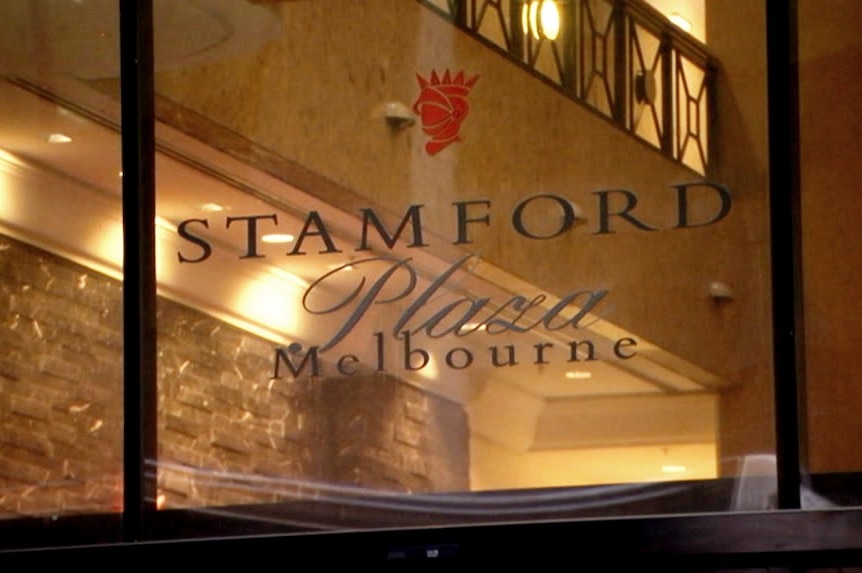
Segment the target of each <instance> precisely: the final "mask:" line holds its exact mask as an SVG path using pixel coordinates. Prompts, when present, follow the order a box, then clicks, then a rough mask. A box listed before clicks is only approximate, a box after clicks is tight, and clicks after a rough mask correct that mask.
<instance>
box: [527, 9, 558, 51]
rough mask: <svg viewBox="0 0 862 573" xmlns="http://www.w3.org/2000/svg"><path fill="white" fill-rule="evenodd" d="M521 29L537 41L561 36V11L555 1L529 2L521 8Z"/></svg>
mask: <svg viewBox="0 0 862 573" xmlns="http://www.w3.org/2000/svg"><path fill="white" fill-rule="evenodd" d="M521 29H522V30H523V31H524V35H527V34H532V35H533V38H535V39H536V40H538V39H540V38H543V37H544V38H547V39H548V40H552V41H553V40H556V39H557V37H558V36H559V35H560V9H559V8H557V4H556V2H554V0H529V1H525V2H524V4H523V6H521Z"/></svg>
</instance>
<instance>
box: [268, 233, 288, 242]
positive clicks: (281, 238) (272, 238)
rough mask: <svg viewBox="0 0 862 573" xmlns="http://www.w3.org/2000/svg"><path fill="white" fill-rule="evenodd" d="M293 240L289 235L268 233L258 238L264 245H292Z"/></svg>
mask: <svg viewBox="0 0 862 573" xmlns="http://www.w3.org/2000/svg"><path fill="white" fill-rule="evenodd" d="M293 239H294V236H293V235H291V234H290V233H269V234H267V235H264V236H262V237H261V238H260V240H261V241H263V242H264V243H292V242H293Z"/></svg>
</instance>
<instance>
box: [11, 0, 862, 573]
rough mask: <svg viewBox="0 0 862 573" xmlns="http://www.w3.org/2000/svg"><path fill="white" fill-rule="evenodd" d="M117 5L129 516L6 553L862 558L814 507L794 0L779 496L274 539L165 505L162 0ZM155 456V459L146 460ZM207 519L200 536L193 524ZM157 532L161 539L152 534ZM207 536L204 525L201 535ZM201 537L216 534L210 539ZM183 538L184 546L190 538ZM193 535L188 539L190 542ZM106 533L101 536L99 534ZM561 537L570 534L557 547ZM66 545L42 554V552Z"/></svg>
mask: <svg viewBox="0 0 862 573" xmlns="http://www.w3.org/2000/svg"><path fill="white" fill-rule="evenodd" d="M118 4H119V9H120V12H119V13H120V36H121V37H120V44H121V46H120V59H121V108H122V110H121V113H122V133H121V141H122V157H123V173H124V178H123V221H124V280H123V285H124V349H125V350H124V377H125V379H124V396H125V401H124V402H125V406H124V427H125V430H124V494H123V495H124V510H123V512H122V513H121V514H119V515H116V516H77V517H74V518H69V519H65V518H64V519H63V520H62V521H63V524H62V525H61V524H58V523H53V522H52V521H51V520H43V519H34V520H12V521H13V522H12V523H8V524H2V525H0V532H2V533H3V534H6V533H9V534H10V535H13V536H20V537H21V538H22V539H23V538H25V537H28V538H30V539H31V541H33V540H35V543H37V544H39V545H40V547H38V548H32V549H24V550H14V551H0V562H5V560H7V559H14V558H18V559H23V560H27V562H28V563H30V564H33V563H35V562H37V561H39V560H42V559H58V558H59V559H63V560H68V559H86V560H88V562H89V563H96V564H101V563H111V562H112V561H114V560H116V559H118V558H122V559H130V558H134V559H136V560H139V562H144V563H150V562H151V563H153V564H158V563H161V562H163V561H162V560H163V559H165V558H166V557H168V556H171V557H176V556H178V555H185V556H188V557H189V558H192V559H194V561H193V563H194V564H195V566H206V565H207V564H212V565H218V564H219V563H221V562H222V561H223V560H224V559H226V558H228V557H231V556H235V555H248V556H252V555H258V554H260V553H261V552H264V553H267V554H273V555H278V554H280V555H282V556H283V558H284V559H290V560H291V561H294V562H296V560H299V561H303V562H307V561H309V560H310V562H312V563H314V564H328V563H336V562H337V563H349V564H354V565H355V564H361V563H371V564H384V563H388V564H396V565H397V564H407V565H410V566H414V565H416V564H419V563H435V564H436V563H441V564H442V563H443V562H447V563H450V562H452V561H453V560H454V561H457V562H461V563H470V564H495V563H496V564H502V563H518V562H523V563H530V564H531V565H535V564H537V563H545V562H546V563H549V564H559V563H574V564H577V563H582V564H588V563H595V562H599V563H601V564H602V565H603V566H604V567H606V568H611V569H616V568H622V567H635V566H637V567H640V568H643V567H646V568H653V567H655V568H659V567H661V568H664V569H682V570H703V569H710V570H716V569H741V568H766V567H787V568H793V569H805V568H809V567H818V568H822V567H847V566H860V565H862V510H857V509H853V508H842V509H834V510H803V509H801V507H802V504H801V500H800V490H801V487H802V486H803V485H804V484H805V483H806V482H807V481H808V479H809V478H808V474H807V472H806V470H805V451H806V446H807V445H806V443H805V440H804V436H805V426H804V421H805V417H804V407H805V401H804V379H803V375H802V373H803V372H804V364H803V363H802V360H803V351H802V350H803V343H804V330H803V323H802V306H801V284H800V283H801V270H800V252H801V250H800V239H799V237H800V175H799V165H800V163H799V151H798V142H799V105H798V103H799V102H798V62H797V38H796V33H797V15H796V0H766V22H767V30H766V34H767V75H768V77H767V84H768V94H767V96H768V106H769V108H768V109H769V111H768V121H769V127H768V137H769V200H770V234H771V236H770V239H771V257H772V269H771V271H772V285H773V290H772V315H773V336H774V339H773V366H774V379H775V388H774V394H775V434H776V457H777V462H778V465H777V468H778V473H777V481H778V499H777V505H778V508H777V509H776V510H771V511H768V512H757V513H742V514H741V513H722V514H708V515H680V516H672V517H665V516H658V517H657V516H644V517H630V518H624V519H619V518H607V519H593V520H567V521H553V522H527V523H509V524H493V525H463V526H451V527H435V528H427V527H426V528H416V529H403V530H373V531H339V532H331V533H309V532H301V533H278V534H275V533H270V534H262V533H264V532H263V530H262V529H260V528H255V527H253V526H252V525H248V526H247V527H243V526H242V525H241V524H238V523H235V522H232V523H227V524H224V528H223V529H219V528H218V527H213V525H212V523H213V522H212V521H209V522H207V523H206V524H205V526H204V524H203V523H202V522H197V521H196V519H198V518H197V517H195V516H194V514H192V513H189V512H186V513H183V512H178V513H171V512H157V511H156V506H155V497H156V496H155V467H154V466H152V460H154V459H155V458H156V348H155V346H156V334H155V333H156V318H155V303H156V302H155V301H156V278H155V237H154V226H153V220H154V218H155V111H154V99H155V95H154V66H153V7H152V5H153V1H152V0H134V1H132V0H129V1H126V0H123V1H122V2H118ZM148 460H149V461H148ZM196 528H197V529H196ZM157 529H158V530H159V539H155V538H154V533H153V532H154V531H155V530H157ZM196 531H197V532H198V533H195V532H196ZM200 535H207V537H204V538H200ZM183 537H186V538H187V539H182V538H183ZM190 537H192V538H194V537H197V538H195V539H188V538H190ZM94 538H95V539H99V540H102V541H103V542H100V543H92V541H91V540H92V539H94ZM560 540H564V541H560ZM51 545H56V546H63V547H56V548H54V549H46V548H45V547H46V546H51Z"/></svg>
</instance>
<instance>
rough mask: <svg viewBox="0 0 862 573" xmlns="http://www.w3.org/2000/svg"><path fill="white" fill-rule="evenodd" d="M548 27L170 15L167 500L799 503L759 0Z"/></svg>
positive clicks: (533, 16)
mask: <svg viewBox="0 0 862 573" xmlns="http://www.w3.org/2000/svg"><path fill="white" fill-rule="evenodd" d="M534 4H535V5H536V6H532V4H527V5H525V6H522V5H521V3H517V2H505V1H504V2H475V3H474V2H464V3H460V2H436V1H435V2H402V1H396V0H388V1H386V0H377V1H368V2H348V1H335V0H333V1H331V2H327V3H321V2H312V1H308V0H299V1H292V2H255V3H228V2H208V3H205V4H200V5H198V4H190V3H175V4H170V9H168V8H166V7H164V6H162V9H163V10H165V11H164V12H163V13H161V14H160V15H158V17H157V19H156V22H157V26H156V53H157V62H156V67H157V79H156V86H157V93H158V98H159V106H158V107H159V110H158V115H159V117H158V119H159V122H160V123H159V137H160V143H161V145H162V149H163V150H164V151H165V152H164V153H163V154H162V155H160V157H159V158H158V189H157V196H158V206H157V209H158V213H159V221H158V223H157V225H158V228H157V231H158V234H159V237H161V243H160V249H161V250H160V252H159V257H158V269H159V281H160V289H161V292H162V295H163V296H162V298H161V299H160V310H159V395H160V411H159V459H158V468H159V475H158V482H159V504H160V507H162V508H164V509H182V508H209V509H211V508H213V507H219V515H220V516H222V517H223V516H225V515H236V516H242V517H243V518H251V519H254V518H256V517H257V518H260V519H261V520H262V521H263V520H266V521H267V523H269V524H272V523H280V524H285V525H286V526H291V527H299V528H316V527H327V528H328V527H356V526H362V527H366V526H369V527H370V526H392V525H419V524H432V523H459V522H470V521H499V520H507V521H508V520H512V519H545V518H549V517H573V516H588V515H619V514H648V513H673V512H691V511H726V510H743V509H766V508H769V507H771V506H772V504H773V503H774V491H775V483H774V473H775V461H774V439H773V423H774V422H773V414H772V401H773V397H772V383H773V382H772V371H771V333H770V324H771V322H770V300H769V292H770V284H769V276H770V272H769V258H768V252H769V229H768V219H769V215H768V209H769V205H768V200H767V199H768V197H767V189H768V185H767V183H768V182H767V178H766V173H767V164H766V161H767V153H766V150H767V145H766V125H765V118H766V103H765V102H766V99H765V93H766V91H765V90H766V85H765V49H764V46H765V37H764V30H765V15H764V7H763V4H762V3H758V2H749V1H745V2H726V1H721V2H712V1H707V2H705V3H704V4H703V5H702V6H698V9H697V10H694V11H693V12H692V13H686V14H687V15H686V14H680V13H679V11H680V10H682V8H679V7H670V6H666V5H665V3H656V4H655V5H652V4H646V3H638V2H631V3H625V6H626V11H625V12H620V11H618V10H614V9H613V5H612V3H610V2H606V1H599V0H590V1H587V0H585V1H583V2H569V3H561V2H557V3H554V2H545V3H538V2H537V3H534ZM540 4H541V5H540ZM695 4H699V3H697V2H690V3H686V5H691V6H693V5H695ZM204 5H205V6H206V9H204V8H202V6H204ZM459 6H460V8H459ZM522 8H523V9H522ZM674 14H676V15H677V16H685V17H686V18H687V19H688V21H689V22H690V23H693V24H692V32H691V33H692V34H696V36H690V35H689V34H688V32H683V31H681V29H680V28H679V27H678V25H677V24H673V23H672V22H671V21H670V20H669V19H668V16H671V15H674ZM456 20H457V21H458V22H461V23H462V24H463V25H464V26H466V29H465V28H459V27H456V26H455V24H454V23H453V22H454V21H456ZM668 37H673V38H674V42H673V43H672V44H667V43H663V40H662V39H663V38H668ZM703 41H706V42H707V44H706V45H704V44H703V43H702V42H703ZM719 105H721V106H724V107H722V108H719ZM173 515H181V514H180V513H175V514H173Z"/></svg>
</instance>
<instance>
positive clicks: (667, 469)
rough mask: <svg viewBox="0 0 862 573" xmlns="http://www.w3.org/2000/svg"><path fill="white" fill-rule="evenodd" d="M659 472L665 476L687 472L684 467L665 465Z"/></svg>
mask: <svg viewBox="0 0 862 573" xmlns="http://www.w3.org/2000/svg"><path fill="white" fill-rule="evenodd" d="M661 471H662V472H663V473H666V474H684V473H685V472H686V471H688V468H686V467H685V466H677V465H673V464H667V465H663V466H662V467H661Z"/></svg>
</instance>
